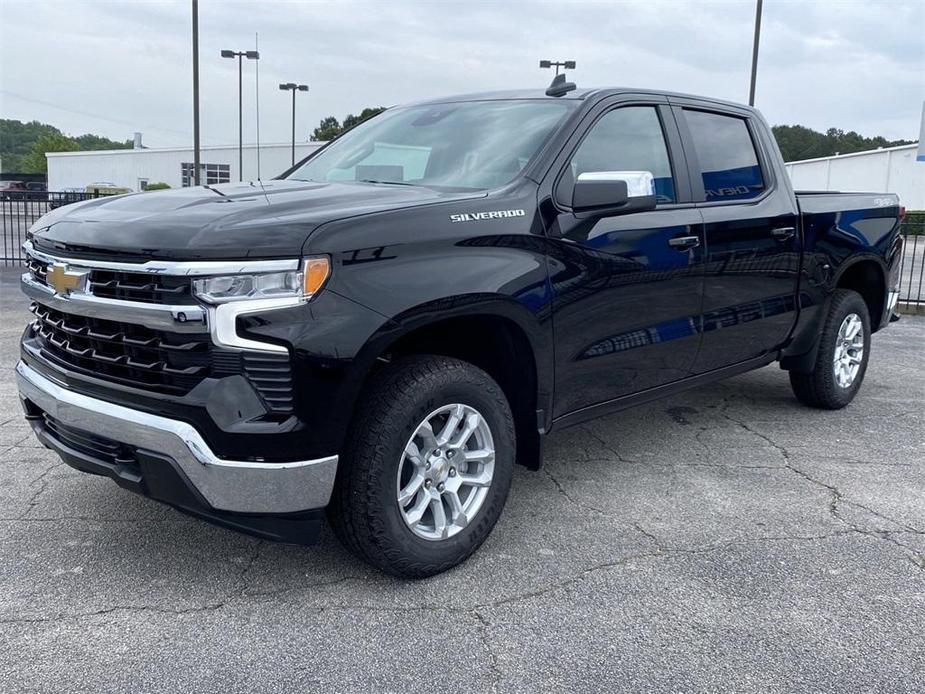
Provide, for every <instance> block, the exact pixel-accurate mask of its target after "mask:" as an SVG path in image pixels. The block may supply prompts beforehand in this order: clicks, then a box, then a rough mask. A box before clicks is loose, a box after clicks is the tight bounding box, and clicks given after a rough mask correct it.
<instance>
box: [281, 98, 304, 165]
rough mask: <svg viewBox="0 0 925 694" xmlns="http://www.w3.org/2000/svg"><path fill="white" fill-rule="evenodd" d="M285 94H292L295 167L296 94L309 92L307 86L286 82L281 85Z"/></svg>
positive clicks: (293, 161) (293, 162) (293, 163)
mask: <svg viewBox="0 0 925 694" xmlns="http://www.w3.org/2000/svg"><path fill="white" fill-rule="evenodd" d="M279 88H280V89H282V90H283V91H284V92H292V165H293V166H295V93H296V92H307V91H308V85H307V84H296V83H295V82H286V83H285V84H281V85H279Z"/></svg>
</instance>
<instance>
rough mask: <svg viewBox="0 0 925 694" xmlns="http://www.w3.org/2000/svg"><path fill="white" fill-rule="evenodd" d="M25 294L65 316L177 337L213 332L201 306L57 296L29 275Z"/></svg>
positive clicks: (87, 296) (24, 276) (23, 282)
mask: <svg viewBox="0 0 925 694" xmlns="http://www.w3.org/2000/svg"><path fill="white" fill-rule="evenodd" d="M20 286H21V287H22V291H23V293H24V294H25V295H26V296H28V297H29V298H30V299H32V300H34V301H37V302H38V303H40V304H42V305H44V306H48V307H50V308H53V309H55V310H57V311H62V312H64V313H73V314H75V315H78V316H87V317H88V318H101V319H103V320H113V321H121V322H123V323H135V324H137V325H144V326H145V327H148V328H152V329H153V330H169V331H170V332H177V333H204V332H208V331H209V327H208V325H207V321H206V310H205V309H204V308H203V307H202V306H197V305H188V306H187V305H179V306H168V305H166V304H147V303H142V302H140V301H121V300H119V299H107V298H103V297H98V296H94V295H93V294H83V293H79V292H75V293H73V294H68V295H67V296H65V295H63V294H56V293H55V290H54V289H52V288H51V287H49V286H47V285H45V284H42V283H41V282H37V281H36V280H35V279H34V278H33V277H32V275H30V274H29V273H28V272H27V273H25V274H24V275H23V276H22V280H21V282H20Z"/></svg>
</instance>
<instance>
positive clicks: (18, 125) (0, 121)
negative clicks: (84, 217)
mask: <svg viewBox="0 0 925 694" xmlns="http://www.w3.org/2000/svg"><path fill="white" fill-rule="evenodd" d="M45 135H47V136H51V137H65V136H64V135H63V134H62V133H61V131H60V130H58V129H57V128H56V127H54V126H53V125H48V124H47V123H40V122H38V121H30V122H28V123H23V122H22V121H18V120H12V119H9V118H0V159H2V160H3V171H5V172H12V173H41V172H43V171H45V157H44V156H42V157H36V156H34V154H33V147H34V146H35V144H36V143H37V141H38V140H39V138H40V137H42V136H45ZM67 139H72V140H73V141H74V142H76V143H77V144H78V147H77V149H79V150H98V149H131V147H132V141H131V140H126V141H124V142H117V141H115V140H110V139H109V138H107V137H101V136H99V135H93V134H90V133H87V134H85V135H79V136H78V137H75V138H67ZM71 149H73V148H71ZM47 151H52V150H47ZM65 151H70V150H65ZM43 154H44V152H43ZM37 166H40V168H36V167H37Z"/></svg>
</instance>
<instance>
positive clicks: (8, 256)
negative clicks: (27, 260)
mask: <svg viewBox="0 0 925 694" xmlns="http://www.w3.org/2000/svg"><path fill="white" fill-rule="evenodd" d="M102 195H103V194H102V193H98V192H96V193H85V192H83V191H73V192H72V191H64V192H49V191H44V190H28V191H22V192H20V191H7V192H0V264H2V265H5V266H11V265H21V264H22V263H23V253H22V244H23V241H25V240H26V232H27V231H28V230H29V227H31V226H32V225H33V224H34V223H35V221H36V220H37V219H38V218H39V217H41V216H42V215H44V214H46V213H48V212H50V211H51V210H53V209H55V208H57V207H61V206H62V205H69V204H71V203H72V202H80V201H81V200H90V199H92V198H98V197H102Z"/></svg>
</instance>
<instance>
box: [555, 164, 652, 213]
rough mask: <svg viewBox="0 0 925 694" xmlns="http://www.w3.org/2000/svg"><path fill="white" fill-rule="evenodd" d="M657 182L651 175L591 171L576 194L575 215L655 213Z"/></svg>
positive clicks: (577, 186) (580, 180)
mask: <svg viewBox="0 0 925 694" xmlns="http://www.w3.org/2000/svg"><path fill="white" fill-rule="evenodd" d="M655 203H656V198H655V178H654V177H653V176H652V174H651V173H650V172H649V171H587V172H585V173H583V174H579V175H578V179H577V180H576V181H575V188H574V189H573V190H572V211H573V212H574V213H575V214H576V215H577V216H581V217H587V216H595V217H608V216H611V215H617V214H628V213H630V212H644V211H647V210H654V209H655Z"/></svg>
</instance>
